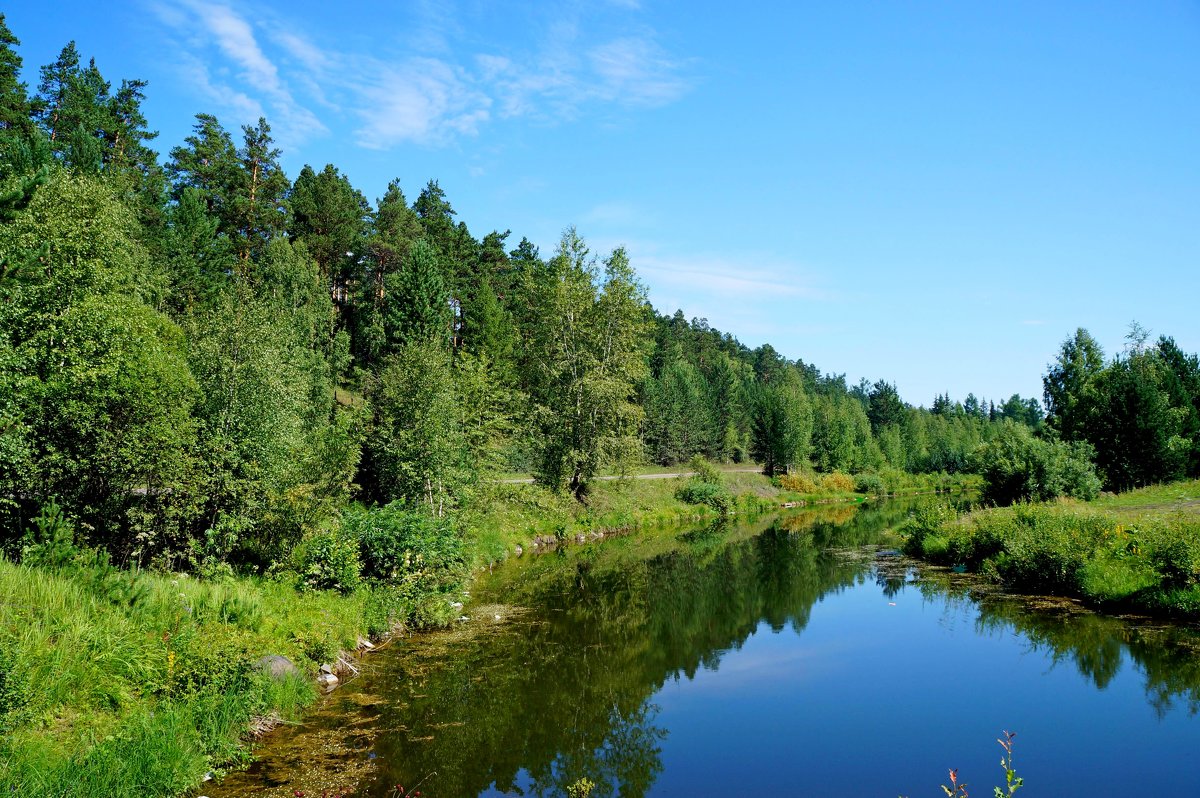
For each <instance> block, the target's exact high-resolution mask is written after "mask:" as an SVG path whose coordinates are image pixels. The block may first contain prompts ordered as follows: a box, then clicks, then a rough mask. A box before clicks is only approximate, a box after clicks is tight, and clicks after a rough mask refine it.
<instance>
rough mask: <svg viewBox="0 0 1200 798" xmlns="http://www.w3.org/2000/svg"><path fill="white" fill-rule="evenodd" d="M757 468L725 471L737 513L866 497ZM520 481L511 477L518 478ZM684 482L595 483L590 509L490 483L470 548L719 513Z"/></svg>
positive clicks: (955, 481) (917, 484) (925, 488)
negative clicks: (775, 477)
mask: <svg viewBox="0 0 1200 798" xmlns="http://www.w3.org/2000/svg"><path fill="white" fill-rule="evenodd" d="M754 467H755V466H753V465H752V464H745V465H739V466H726V467H722V468H720V471H721V482H722V484H723V485H724V486H725V487H726V488H728V490H729V492H730V493H731V494H732V495H733V496H734V499H735V512H736V513H738V514H743V515H744V514H757V513H762V512H767V511H770V510H773V509H776V508H778V507H780V506H781V505H783V504H825V503H840V502H861V501H864V500H865V499H866V498H868V497H867V496H866V495H865V494H863V493H855V492H852V491H824V490H821V489H819V488H818V489H817V490H815V491H813V492H807V493H797V492H791V491H786V490H782V489H780V488H779V487H778V486H777V485H776V484H775V483H774V482H773V481H772V480H770V479H768V478H767V477H765V476H763V475H762V473H760V472H758V471H746V470H742V469H747V468H754ZM640 471H641V472H642V473H677V472H679V473H682V472H686V471H688V466H687V465H686V464H685V465H680V466H676V467H674V470H672V469H671V468H660V467H650V466H648V467H645V468H644V469H640ZM516 476H517V475H506V478H516ZM687 479H688V478H687V477H680V478H675V479H619V480H597V481H595V482H593V483H591V486H590V488H589V492H588V495H587V500H586V503H585V504H580V503H579V502H576V501H575V500H574V499H573V498H572V497H570V496H568V495H565V494H555V493H552V492H551V491H549V490H547V489H545V488H543V487H541V486H538V485H529V484H504V483H499V482H485V483H484V485H483V487H482V491H483V492H482V495H481V496H479V497H478V500H477V501H476V505H477V506H479V507H481V508H484V509H483V510H482V511H478V512H476V513H474V514H473V515H472V516H471V518H470V521H469V528H470V530H471V537H472V541H473V545H474V547H475V550H476V552H477V558H478V561H479V562H484V563H486V562H493V561H496V560H501V559H503V558H504V557H505V556H507V555H508V554H509V553H510V552H512V551H513V549H514V547H515V546H516V545H521V546H528V545H529V544H530V542H531V541H533V540H534V539H536V538H543V539H544V538H555V537H563V538H566V539H573V538H574V537H575V536H576V535H579V534H585V535H586V534H589V533H591V532H596V531H611V530H617V529H621V530H627V529H642V528H647V527H654V526H661V525H665V524H677V523H682V522H688V521H695V520H700V519H703V518H706V517H709V516H711V515H713V514H714V511H713V510H711V509H710V508H707V507H705V506H702V505H691V504H685V503H684V502H682V501H680V500H679V499H678V498H677V497H676V491H677V490H678V489H679V487H680V486H681V485H682V484H684V483H685V482H686V481H687ZM884 480H885V482H886V483H887V485H888V493H889V494H890V495H907V494H912V493H933V492H944V491H948V490H969V489H970V488H971V487H972V482H971V478H970V477H962V476H954V477H949V476H946V475H944V474H928V475H910V474H902V473H901V472H894V473H888V474H885V475H884Z"/></svg>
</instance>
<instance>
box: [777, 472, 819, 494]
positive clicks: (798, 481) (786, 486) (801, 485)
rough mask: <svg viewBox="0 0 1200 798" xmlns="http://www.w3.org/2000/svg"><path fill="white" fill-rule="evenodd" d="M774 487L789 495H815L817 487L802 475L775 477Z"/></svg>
mask: <svg viewBox="0 0 1200 798" xmlns="http://www.w3.org/2000/svg"><path fill="white" fill-rule="evenodd" d="M775 486H776V487H777V488H779V489H781V490H786V491H789V492H791V493H816V492H817V485H816V483H815V482H813V481H812V480H811V479H809V478H808V477H806V476H805V475H804V474H783V475H781V476H778V477H775Z"/></svg>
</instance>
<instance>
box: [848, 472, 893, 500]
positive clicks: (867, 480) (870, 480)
mask: <svg viewBox="0 0 1200 798" xmlns="http://www.w3.org/2000/svg"><path fill="white" fill-rule="evenodd" d="M854 490H855V491H856V492H858V493H869V494H871V495H872V496H886V495H887V486H886V485H884V483H883V477H881V476H879V475H878V474H859V475H858V476H856V477H855V478H854Z"/></svg>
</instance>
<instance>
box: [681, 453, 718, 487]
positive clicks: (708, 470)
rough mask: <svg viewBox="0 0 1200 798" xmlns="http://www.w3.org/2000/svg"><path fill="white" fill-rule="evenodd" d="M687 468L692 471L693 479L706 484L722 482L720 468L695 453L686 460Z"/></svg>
mask: <svg viewBox="0 0 1200 798" xmlns="http://www.w3.org/2000/svg"><path fill="white" fill-rule="evenodd" d="M688 468H689V469H691V471H692V480H693V481H696V482H703V483H705V484H708V485H720V484H722V482H721V471H720V469H718V468H717V467H716V466H715V465H713V464H712V463H710V462H709V461H708V460H706V459H704V458H703V457H701V456H700V455H696V456H695V457H693V458H692V459H691V460H689V461H688Z"/></svg>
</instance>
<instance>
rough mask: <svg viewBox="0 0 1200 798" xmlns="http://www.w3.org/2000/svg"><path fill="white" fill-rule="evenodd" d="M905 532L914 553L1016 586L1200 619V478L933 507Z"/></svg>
mask: <svg viewBox="0 0 1200 798" xmlns="http://www.w3.org/2000/svg"><path fill="white" fill-rule="evenodd" d="M905 531H906V532H907V534H908V538H907V541H906V543H905V550H906V551H907V552H908V553H909V554H911V555H913V556H917V557H920V558H922V559H925V560H928V561H930V562H934V563H938V564H943V565H962V566H965V567H966V568H968V569H969V570H973V571H978V572H980V573H983V574H986V575H990V576H992V577H994V578H995V579H997V580H999V581H1000V582H1001V583H1003V584H1004V585H1005V586H1006V587H1008V588H1011V589H1013V590H1018V591H1024V592H1044V593H1054V594H1061V595H1069V596H1077V597H1079V598H1082V599H1084V600H1086V601H1088V602H1090V603H1092V604H1094V605H1096V606H1098V607H1100V608H1102V609H1106V610H1109V611H1136V612H1146V613H1152V614H1160V615H1168V616H1173V617H1181V618H1189V619H1196V618H1200V481H1191V482H1183V483H1176V484H1172V485H1162V486H1154V487H1149V488H1144V489H1141V490H1136V491H1130V492H1128V493H1123V494H1119V495H1115V496H1105V497H1101V498H1100V499H1097V500H1096V501H1094V502H1090V503H1086V504H1085V503H1079V502H1073V501H1059V502H1053V503H1044V504H1024V505H1015V506H1012V507H1005V508H997V509H988V510H981V511H976V512H973V513H970V514H967V515H963V516H959V515H958V514H957V513H956V512H955V511H954V510H953V509H951V508H950V507H948V506H945V505H936V504H931V505H928V506H926V507H924V508H922V509H921V510H919V511H918V512H917V513H915V514H914V516H913V517H912V518H911V519H910V521H909V522H908V524H907V527H906V530H905Z"/></svg>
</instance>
